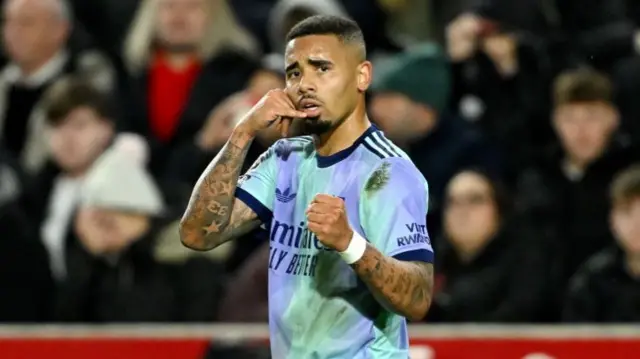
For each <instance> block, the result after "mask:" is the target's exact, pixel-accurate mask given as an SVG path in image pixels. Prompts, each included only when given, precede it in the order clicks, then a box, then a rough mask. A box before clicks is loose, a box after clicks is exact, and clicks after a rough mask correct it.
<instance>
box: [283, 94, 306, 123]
mask: <svg viewBox="0 0 640 359" xmlns="http://www.w3.org/2000/svg"><path fill="white" fill-rule="evenodd" d="M277 102H278V105H279V107H280V109H281V110H282V111H287V113H282V114H280V115H281V116H282V117H292V118H305V117H307V114H306V113H305V112H302V111H298V110H296V106H295V105H294V104H293V102H292V101H291V99H290V98H289V96H287V95H286V94H283V95H282V96H278V97H277Z"/></svg>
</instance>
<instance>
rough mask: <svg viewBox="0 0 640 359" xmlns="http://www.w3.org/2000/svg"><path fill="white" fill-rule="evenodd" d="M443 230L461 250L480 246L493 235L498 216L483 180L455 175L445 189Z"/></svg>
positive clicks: (495, 206) (497, 224)
mask: <svg viewBox="0 0 640 359" xmlns="http://www.w3.org/2000/svg"><path fill="white" fill-rule="evenodd" d="M446 201H447V203H446V210H445V213H444V220H445V223H444V229H445V233H446V236H447V238H448V239H449V241H450V242H451V243H452V244H453V245H454V246H455V247H456V248H458V249H460V250H462V251H465V252H466V251H473V250H477V249H479V248H481V247H483V246H484V245H485V244H486V243H487V241H489V240H490V239H491V238H492V237H493V236H494V235H495V233H496V231H497V229H498V226H499V222H500V219H499V217H500V216H499V213H498V208H497V205H496V202H495V198H494V193H493V189H492V187H491V184H490V183H489V182H488V181H487V179H486V178H485V177H483V176H481V175H479V174H477V173H474V172H462V173H460V174H458V175H456V176H455V177H454V178H453V179H452V180H451V181H450V182H449V185H448V187H447V198H446Z"/></svg>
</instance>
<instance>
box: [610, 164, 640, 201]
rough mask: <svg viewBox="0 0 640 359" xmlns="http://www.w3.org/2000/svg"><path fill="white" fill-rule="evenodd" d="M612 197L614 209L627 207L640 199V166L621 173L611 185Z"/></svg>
mask: <svg viewBox="0 0 640 359" xmlns="http://www.w3.org/2000/svg"><path fill="white" fill-rule="evenodd" d="M610 195H611V202H612V203H613V206H614V207H620V206H626V205H628V204H629V203H631V202H633V201H634V200H636V199H640V165H634V166H631V167H629V168H627V169H626V170H624V171H622V172H620V173H619V174H618V175H617V176H616V177H615V178H614V180H613V183H612V184H611V189H610Z"/></svg>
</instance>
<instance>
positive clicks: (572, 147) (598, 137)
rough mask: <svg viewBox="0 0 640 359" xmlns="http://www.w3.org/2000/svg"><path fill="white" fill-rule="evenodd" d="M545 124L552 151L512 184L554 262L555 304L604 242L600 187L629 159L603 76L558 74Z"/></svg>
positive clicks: (604, 204) (633, 155)
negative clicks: (552, 137)
mask: <svg viewBox="0 0 640 359" xmlns="http://www.w3.org/2000/svg"><path fill="white" fill-rule="evenodd" d="M554 101H555V109H554V115H553V125H554V128H555V130H556V133H557V135H558V137H559V139H560V146H558V147H553V148H549V149H545V150H544V152H542V153H541V154H540V156H539V157H538V158H537V160H536V162H535V164H534V165H533V166H531V167H530V168H528V169H526V170H525V171H523V173H522V174H521V176H520V179H519V185H518V187H519V189H518V206H519V210H520V211H522V212H523V213H524V215H525V216H526V218H527V221H529V223H530V224H531V225H532V226H535V227H536V228H539V229H540V230H541V232H542V233H543V236H542V237H541V238H540V241H548V243H547V246H548V247H549V253H550V256H551V257H553V258H555V259H554V262H555V265H554V266H555V267H556V270H555V276H554V278H553V279H552V280H553V281H554V282H555V287H556V294H555V297H556V298H557V304H556V307H558V308H560V307H561V300H562V297H563V296H564V292H565V287H566V283H567V280H568V279H569V278H570V277H571V276H572V275H573V274H574V273H575V271H576V269H577V268H578V267H579V266H580V265H581V264H582V263H583V262H584V261H585V260H586V259H587V258H589V257H590V256H591V255H593V254H594V253H596V252H598V251H600V250H602V249H603V248H605V247H607V246H609V245H611V240H610V239H609V235H608V234H609V226H608V208H609V201H608V200H607V194H606V191H607V188H608V186H609V184H610V182H611V179H612V177H613V176H614V175H615V174H616V173H617V172H619V171H621V170H622V169H624V168H626V167H627V166H629V165H630V164H631V163H633V162H634V161H636V160H637V158H638V157H637V156H638V152H637V150H636V149H635V148H633V147H632V146H630V144H629V143H628V142H627V141H626V140H625V138H624V137H623V136H621V135H620V134H619V133H618V126H619V115H618V111H617V108H616V107H615V105H614V104H613V102H612V88H611V83H610V81H609V79H608V78H607V77H606V76H605V75H602V74H600V73H598V72H595V71H593V70H590V69H578V70H570V71H567V72H565V73H564V74H562V75H560V76H559V77H558V79H557V80H556V83H555V88H554Z"/></svg>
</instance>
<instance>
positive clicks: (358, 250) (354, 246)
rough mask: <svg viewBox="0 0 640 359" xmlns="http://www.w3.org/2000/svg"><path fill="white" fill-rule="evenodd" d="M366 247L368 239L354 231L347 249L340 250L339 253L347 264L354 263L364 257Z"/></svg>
mask: <svg viewBox="0 0 640 359" xmlns="http://www.w3.org/2000/svg"><path fill="white" fill-rule="evenodd" d="M366 249H367V240H366V239H364V238H362V236H361V235H359V234H358V233H357V232H356V231H354V232H353V237H351V242H349V246H348V247H347V249H346V250H345V251H344V252H338V254H339V255H340V257H342V259H343V260H344V261H345V262H347V264H353V263H355V262H357V261H358V260H360V258H362V256H363V255H364V251H365V250H366Z"/></svg>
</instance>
